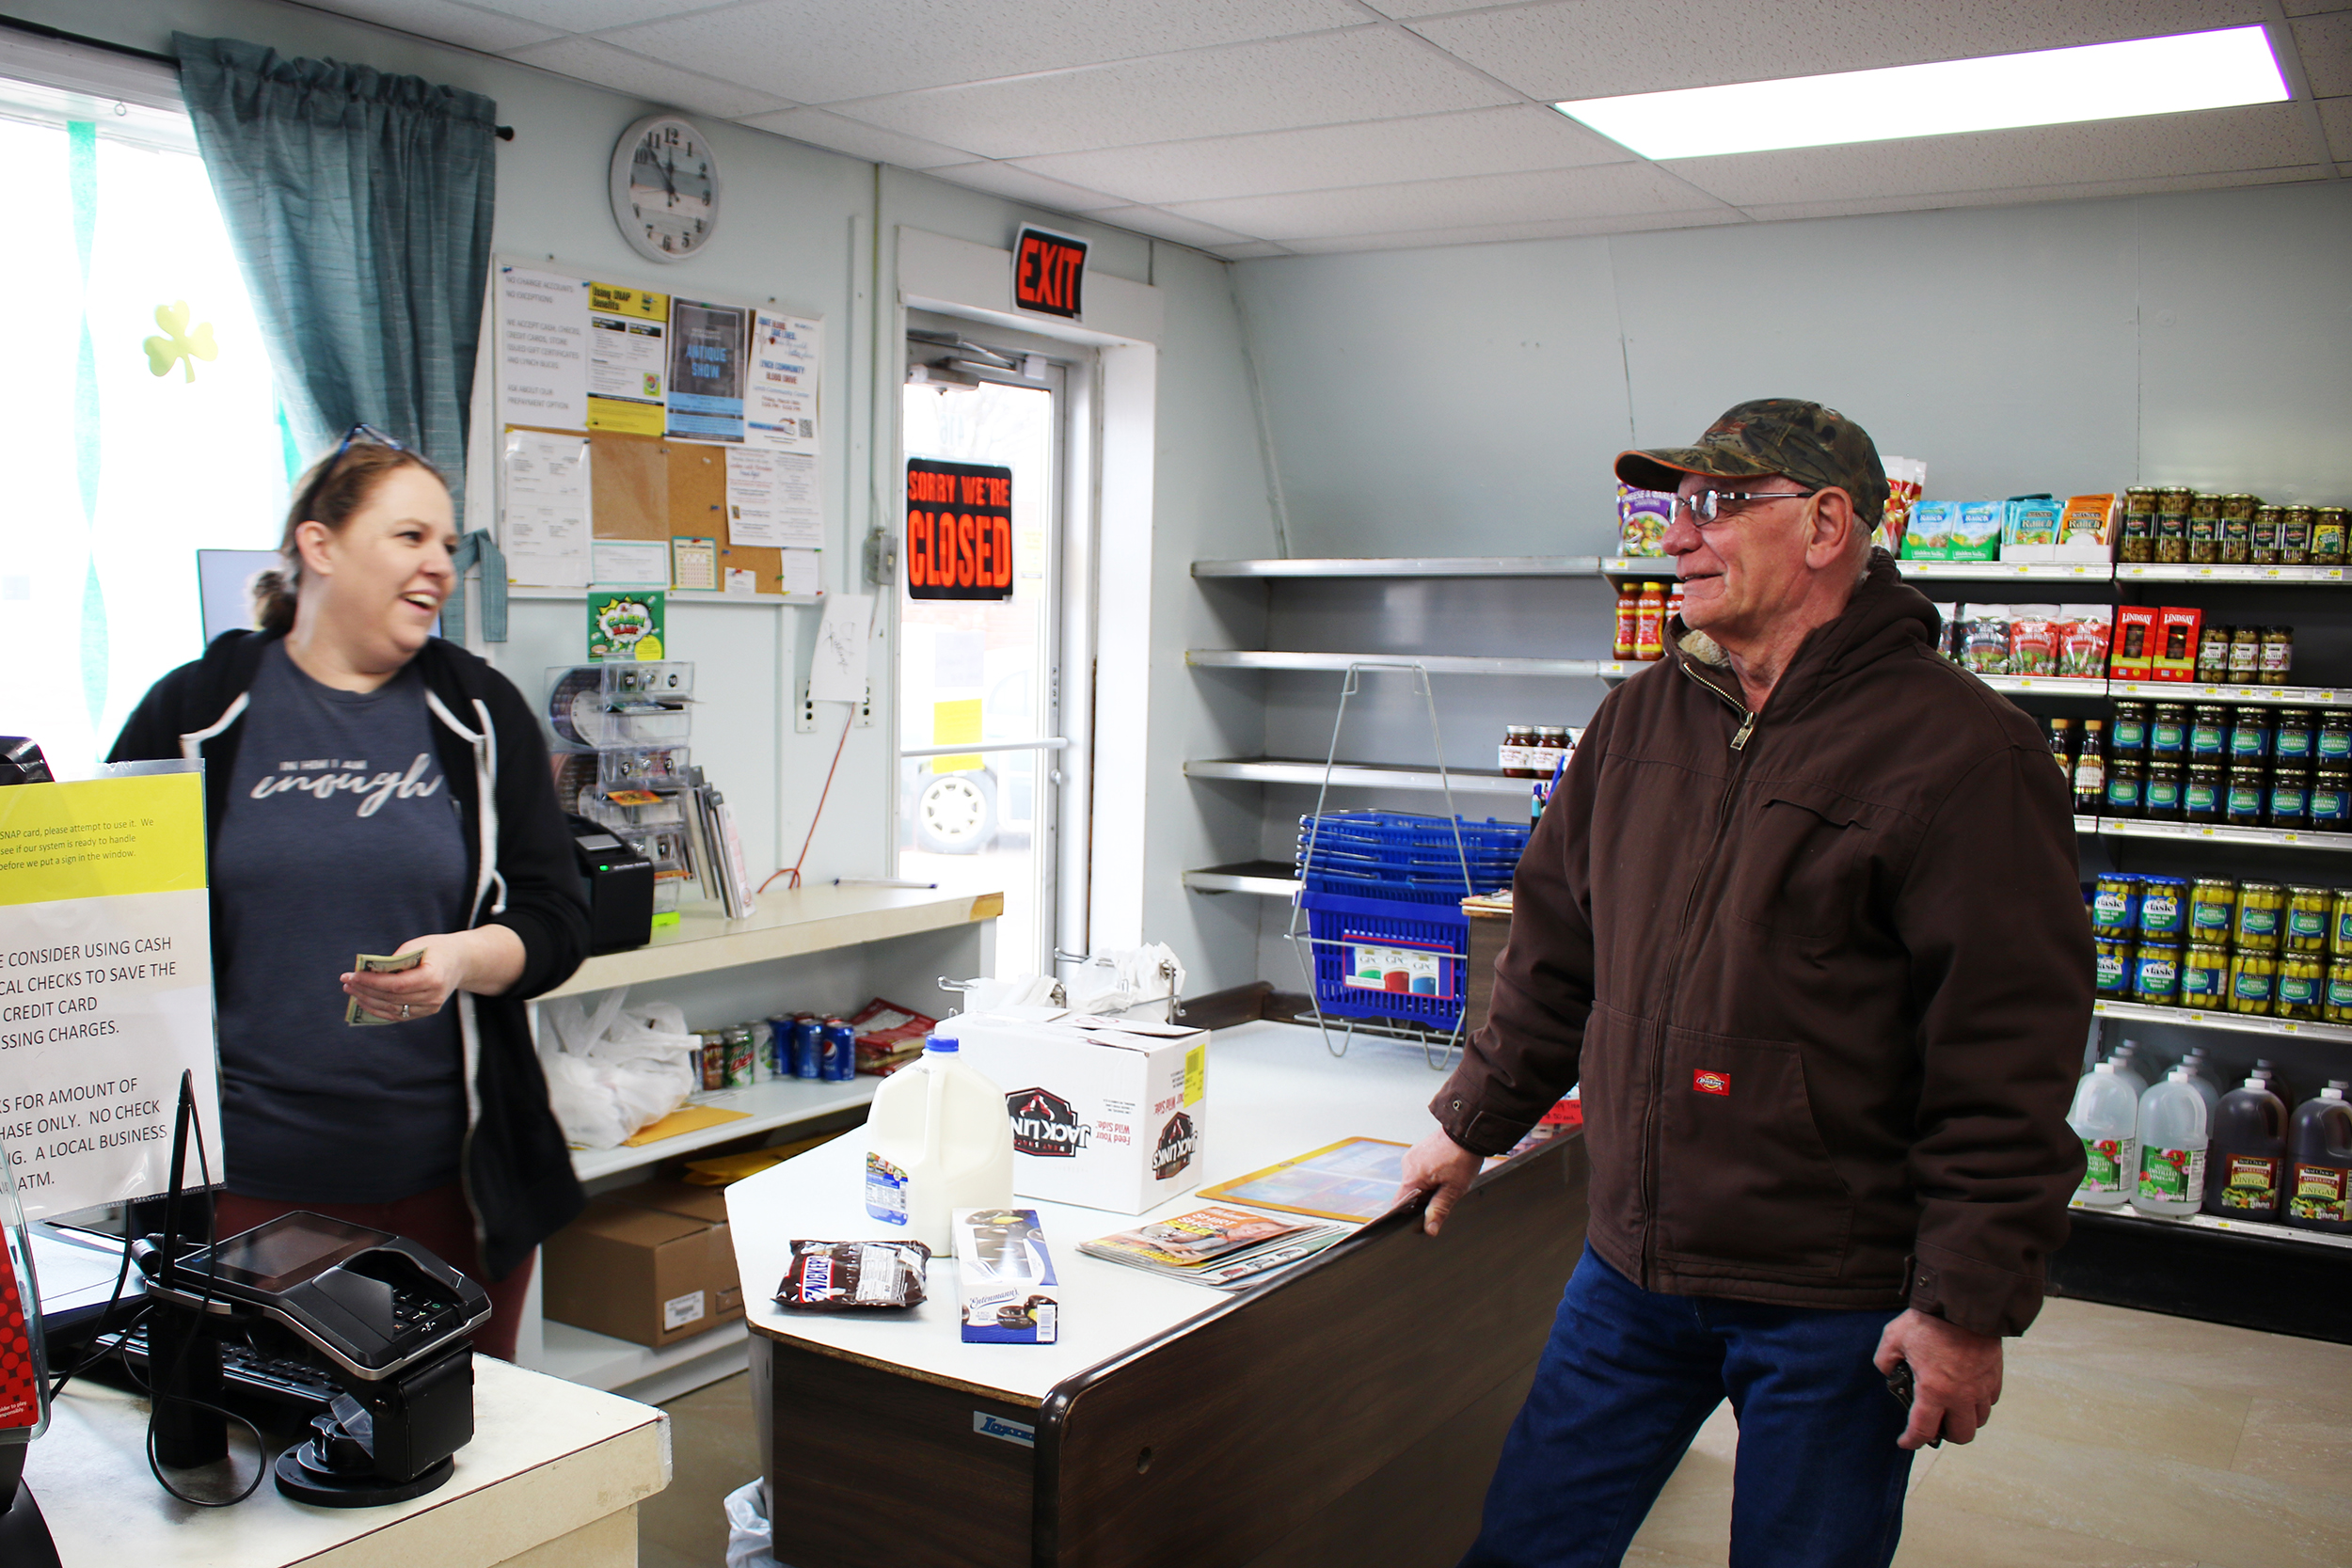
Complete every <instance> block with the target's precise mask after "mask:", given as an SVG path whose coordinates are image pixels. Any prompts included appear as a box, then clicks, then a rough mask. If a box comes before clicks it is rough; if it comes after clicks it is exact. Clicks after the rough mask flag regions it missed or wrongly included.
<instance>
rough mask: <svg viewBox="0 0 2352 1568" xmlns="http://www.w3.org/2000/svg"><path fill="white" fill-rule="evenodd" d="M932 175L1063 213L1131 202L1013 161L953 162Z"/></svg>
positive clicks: (994, 194) (1092, 209)
mask: <svg viewBox="0 0 2352 1568" xmlns="http://www.w3.org/2000/svg"><path fill="white" fill-rule="evenodd" d="M930 174H931V176H932V177H933V178H934V179H939V180H947V181H952V182H954V183H956V184H959V185H969V186H970V187H971V188H972V189H974V190H976V191H987V192H988V193H990V194H991V195H992V196H1001V197H1003V198H1005V199H1006V200H1008V201H1025V202H1027V203H1028V204H1029V205H1030V206H1032V207H1049V208H1052V209H1054V210H1056V211H1057V212H1063V213H1091V212H1093V211H1095V210H1096V209H1097V208H1101V207H1124V206H1127V205H1129V203H1128V201H1127V198H1124V197H1119V196H1105V195H1104V194H1103V193H1102V192H1101V191H1089V190H1086V189H1083V188H1081V187H1079V186H1077V185H1073V184H1069V183H1067V182H1063V181H1060V180H1048V179H1046V178H1045V176H1043V175H1041V174H1031V173H1030V172H1029V171H1028V170H1027V169H1025V168H1015V167H1013V166H1012V165H1010V164H991V163H977V164H950V165H948V166H946V167H945V168H935V169H932V170H930Z"/></svg>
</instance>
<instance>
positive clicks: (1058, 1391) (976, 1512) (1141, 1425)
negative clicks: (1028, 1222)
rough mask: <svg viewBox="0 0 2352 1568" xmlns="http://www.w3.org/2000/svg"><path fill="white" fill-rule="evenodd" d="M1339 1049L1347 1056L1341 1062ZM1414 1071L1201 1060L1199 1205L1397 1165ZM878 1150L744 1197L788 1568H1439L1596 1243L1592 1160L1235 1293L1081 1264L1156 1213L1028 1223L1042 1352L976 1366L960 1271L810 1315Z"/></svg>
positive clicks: (847, 1149) (1384, 1060) (1312, 1056)
mask: <svg viewBox="0 0 2352 1568" xmlns="http://www.w3.org/2000/svg"><path fill="white" fill-rule="evenodd" d="M1334 1038H1335V1039H1336V1035H1335V1036H1334ZM1440 1082H1441V1080H1440V1078H1439V1077H1438V1074H1436V1073H1433V1072H1432V1071H1431V1070H1430V1069H1429V1068H1428V1066H1427V1065H1426V1063H1425V1062H1424V1060H1423V1057H1422V1052H1421V1050H1420V1048H1419V1047H1417V1046H1412V1045H1406V1044H1402V1043H1398V1042H1395V1041H1391V1040H1385V1039H1381V1038H1377V1037H1368V1036H1363V1035H1359V1036H1358V1037H1356V1038H1355V1040H1354V1042H1353V1043H1352V1045H1351V1046H1350V1047H1349V1050H1348V1053H1347V1055H1346V1056H1345V1057H1344V1058H1340V1057H1334V1056H1332V1055H1331V1054H1330V1053H1329V1052H1328V1051H1327V1049H1326V1046H1325V1043H1324V1040H1323V1038H1322V1037H1320V1036H1319V1035H1318V1034H1317V1033H1316V1032H1315V1031H1314V1030H1312V1029H1306V1028H1299V1027H1296V1026H1293V1025H1288V1024H1279V1023H1265V1022H1259V1023H1250V1024H1245V1025H1243V1026H1242V1027H1240V1028H1238V1029H1235V1030H1232V1031H1228V1032H1225V1033H1222V1034H1220V1035H1218V1036H1217V1037H1216V1038H1215V1040H1214V1041H1213V1043H1212V1044H1211V1046H1210V1055H1209V1072H1208V1093H1209V1098H1210V1104H1211V1114H1210V1117H1209V1118H1208V1120H1207V1124H1206V1139H1205V1153H1204V1165H1203V1175H1202V1185H1204V1186H1205V1185H1209V1184H1212V1183H1215V1182H1217V1181H1222V1180H1231V1179H1232V1178H1235V1177H1239V1176H1243V1175H1247V1174H1248V1173H1249V1172H1251V1171H1255V1170H1259V1169H1262V1168H1263V1167H1265V1166H1267V1165H1271V1164H1276V1163H1277V1162H1279V1161H1280V1160H1284V1159H1287V1158H1289V1157H1291V1156H1293V1155H1296V1154H1302V1153H1305V1152H1306V1151H1308V1150H1310V1149H1312V1148H1319V1147H1321V1146H1323V1145H1325V1144H1329V1143H1333V1142H1336V1141H1338V1140H1340V1139H1342V1138H1345V1137H1349V1136H1364V1137H1375V1138H1387V1139H1392V1140H1396V1141H1399V1142H1405V1143H1410V1142H1413V1141H1415V1140H1416V1139H1418V1138H1419V1137H1420V1136H1421V1135H1422V1133H1423V1132H1426V1131H1427V1130H1428V1128H1429V1127H1430V1125H1431V1123H1430V1120H1429V1117H1428V1114H1427V1111H1426V1110H1425V1108H1424V1107H1425V1106H1426V1104H1427V1101H1428V1100H1429V1098H1430V1097H1431V1096H1432V1095H1433V1094H1435V1093H1436V1092H1437V1088H1438V1084H1439V1083H1440ZM863 1159H864V1146H863V1141H862V1140H861V1139H860V1138H859V1137H858V1136H857V1135H856V1134H854V1133H852V1134H850V1135H849V1136H846V1137H842V1138H839V1139H836V1140H835V1141H834V1142H832V1143H829V1144H826V1145H824V1146H822V1147H820V1148H815V1149H812V1150H810V1151H809V1152H807V1153H805V1154H803V1155H801V1156H800V1157H798V1158H797V1159H794V1160H790V1161H787V1162H786V1163H785V1164H781V1165H778V1166H776V1167H775V1168H774V1169H772V1170H770V1171H766V1172H763V1173H761V1174H760V1175H758V1176H755V1177H752V1178H750V1179H748V1180H743V1181H740V1182H738V1183H736V1184H735V1185H734V1186H732V1187H730V1188H728V1189H727V1208H728V1217H729V1220H730V1223H731V1225H732V1227H733V1230H734V1237H735V1246H736V1254H737V1259H738V1262H739V1266H740V1269H741V1273H742V1277H743V1281H744V1287H745V1289H744V1294H745V1297H746V1307H747V1309H748V1312H749V1316H750V1327H751V1332H752V1375H753V1380H754V1390H753V1392H754V1400H755V1411H756V1419H757V1420H758V1423H759V1427H760V1436H761V1458H762V1465H763V1469H764V1471H765V1473H766V1477H767V1483H768V1497H769V1506H770V1517H771V1519H773V1520H774V1521H775V1531H776V1540H775V1548H774V1550H775V1556H776V1559H777V1560H778V1561H780V1562H786V1563H789V1564H791V1565H792V1568H867V1565H870V1564H873V1563H880V1562H888V1563H892V1564H903V1565H906V1568H951V1565H952V1568H1023V1565H1028V1564H1036V1565H1039V1568H1243V1565H1249V1568H1320V1565H1325V1564H1329V1563H1334V1562H1347V1563H1350V1564H1360V1565H1365V1568H1382V1565H1387V1564H1396V1565H1398V1568H1404V1565H1407V1564H1410V1565H1413V1568H1422V1565H1425V1564H1427V1563H1430V1562H1437V1561H1451V1560H1453V1558H1454V1556H1456V1555H1458V1554H1459V1553H1460V1551H1461V1550H1462V1549H1463V1548H1464V1547H1466V1546H1467V1545H1468V1544H1469V1543H1470V1539H1471V1538H1472V1536H1473V1535H1474V1534H1475V1533H1476V1528H1477V1517H1478V1509H1479V1504H1480V1501H1481V1499H1482V1498H1483V1497H1484V1495H1485V1491H1486V1481H1487V1478H1488V1477H1489V1476H1490V1475H1491V1474H1492V1471H1493V1467H1494V1462H1495V1458H1496V1456H1497V1454H1498V1453H1499V1452H1500V1451H1501V1449H1502V1438H1503V1434H1504V1433H1505V1431H1506V1430H1507V1429H1508V1427H1509V1425H1510V1422H1511V1419H1512V1418H1513V1417H1514V1416H1515V1415H1517V1413H1518V1406H1519V1403H1520V1402H1521V1400H1522V1399H1523V1398H1524V1396H1525V1394H1526V1390H1527V1387H1528V1386H1529V1384H1530V1383H1531V1382H1532V1381H1533V1378H1534V1369H1535V1362H1536V1358H1537V1356H1538V1355H1539V1354H1541V1351H1542V1348H1543V1344H1544V1340H1545V1338H1546V1337H1547V1335H1548V1334H1549V1331H1550V1325H1551V1319H1552V1314H1553V1311H1554V1309H1555V1307H1557V1305H1558V1301H1559V1295H1560V1291H1561V1289H1562V1287H1563V1285H1564V1284H1565V1281H1566V1279H1567V1275H1568V1274H1569V1272H1570V1270H1571V1269H1572V1268H1573V1267H1574V1265H1575V1262H1576V1259H1577V1257H1578V1254H1579V1253H1580V1251H1581V1248H1582V1245H1583V1237H1584V1214H1585V1173H1586V1166H1585V1162H1584V1147H1583V1143H1582V1141H1581V1138H1579V1137H1577V1136H1575V1135H1573V1134H1568V1135H1563V1136H1562V1137H1559V1138H1556V1139H1554V1140H1552V1141H1550V1142H1549V1143H1546V1144H1542V1145H1539V1146H1537V1147H1536V1148H1533V1149H1531V1150H1529V1151H1527V1152H1525V1153H1522V1154H1520V1155H1519V1156H1518V1157H1517V1158H1515V1159H1513V1160H1512V1161H1510V1162H1508V1163H1507V1164H1501V1165H1497V1166H1493V1167H1490V1168H1489V1169H1488V1170H1487V1171H1486V1173H1485V1174H1484V1175H1483V1176H1482V1177H1481V1178H1480V1180H1479V1181H1478V1183H1477V1184H1476V1185H1475V1186H1474V1187H1473V1188H1472V1190H1471V1192H1470V1196H1468V1198H1466V1199H1465V1201H1464V1202H1463V1203H1462V1205H1461V1206H1460V1207H1459V1208H1458V1209H1457V1210H1456V1211H1455V1212H1454V1215H1453V1217H1452V1218H1451V1219H1450V1220H1449V1221H1448V1223H1447V1226H1446V1230H1445V1234H1444V1235H1443V1236H1442V1237H1439V1238H1437V1239H1435V1240H1433V1239H1431V1238H1429V1237H1428V1236H1425V1235H1423V1234H1422V1230H1421V1222H1420V1214H1419V1212H1418V1210H1417V1209H1415V1210H1409V1211H1406V1212H1398V1213H1394V1214H1391V1215H1389V1216H1387V1217H1385V1218H1383V1219H1381V1220H1378V1221H1375V1222H1374V1223H1373V1224H1371V1225H1369V1226H1366V1227H1364V1228H1363V1229H1361V1230H1360V1231H1359V1232H1358V1233H1357V1234H1356V1235H1354V1236H1353V1237H1351V1238H1349V1239H1348V1240H1346V1241H1344V1242H1342V1243H1339V1244H1338V1245H1336V1246H1334V1247H1332V1248H1331V1249H1329V1250H1328V1251H1327V1252H1324V1253H1322V1254H1320V1255H1319V1256H1317V1257H1316V1258H1314V1259H1310V1260H1309V1261H1308V1262H1306V1263H1304V1264H1302V1265H1299V1266H1298V1267H1296V1268H1295V1269H1292V1270H1290V1271H1288V1272H1285V1273H1283V1274H1280V1275H1277V1276H1276V1277H1275V1278H1273V1279H1272V1280H1270V1281H1268V1282H1267V1283H1265V1284H1263V1285H1260V1286H1257V1287H1255V1288H1253V1289H1249V1290H1246V1291H1239V1292H1235V1293H1231V1294H1229V1293H1226V1292H1222V1291H1213V1290H1210V1289H1207V1288H1205V1287H1202V1286H1198V1285H1191V1284H1185V1283H1182V1282H1178V1281H1171V1280H1164V1279H1160V1278H1157V1277H1154V1276H1152V1275H1148V1274H1145V1273H1143V1272H1141V1271H1138V1270H1135V1269H1129V1268H1124V1267H1121V1266H1120V1265H1118V1264H1114V1263H1107V1262H1104V1261H1101V1260H1099V1259H1092V1258H1089V1257H1085V1256H1083V1255H1081V1254H1080V1253H1079V1252H1078V1250H1077V1245H1078V1243H1080V1242H1082V1241H1086V1240H1089V1239H1090V1238H1092V1237H1096V1236H1102V1235H1107V1234H1109V1233H1110V1232H1112V1231H1115V1230H1122V1229H1126V1228H1128V1227H1132V1226H1136V1225H1140V1224H1146V1223H1149V1222H1151V1221H1152V1220H1155V1219H1165V1218H1168V1217H1170V1216H1173V1215H1176V1214H1181V1213H1184V1212H1187V1211H1188V1210H1191V1209H1196V1208H1200V1207H1202V1206H1203V1205H1204V1203H1205V1202H1207V1201H1212V1200H1204V1199H1202V1198H1200V1196H1197V1190H1196V1192H1195V1193H1194V1194H1190V1195H1187V1196H1183V1197H1180V1198H1176V1199H1173V1200H1171V1201H1169V1202H1168V1203H1166V1204H1163V1205H1161V1206H1160V1207H1159V1208H1156V1209H1153V1210H1151V1211H1148V1212H1145V1213H1144V1214H1142V1215H1139V1216H1133V1217H1130V1216H1127V1215H1122V1214H1118V1213H1113V1212H1108V1211H1104V1210H1095V1209H1082V1208H1077V1207H1074V1206H1072V1205H1069V1204H1058V1203H1045V1202H1037V1201H1035V1200H1032V1199H1027V1198H1021V1199H1019V1200H1018V1201H1020V1202H1021V1203H1023V1204H1024V1205H1025V1206H1029V1207H1034V1208H1036V1209H1037V1210H1038V1211H1039V1213H1040V1217H1041V1221H1042V1224H1043V1227H1044V1231H1045V1237H1046V1242H1047V1244H1048V1246H1049V1247H1051V1248H1052V1250H1053V1256H1054V1261H1055V1268H1056V1270H1057V1273H1058V1275H1060V1278H1061V1281H1062V1288H1061V1290H1060V1291H1059V1293H1058V1299H1059V1301H1060V1313H1059V1317H1060V1328H1061V1337H1060V1339H1059V1341H1058V1342H1057V1343H1056V1344H1052V1345H1042V1346H1038V1345H981V1344H971V1345H967V1344H964V1343H962V1342H961V1338H960V1336H959V1332H958V1322H957V1305H956V1303H957V1292H956V1290H955V1288H954V1283H953V1278H952V1270H953V1269H954V1267H955V1264H954V1263H953V1262H952V1261H951V1260H949V1259H934V1260H933V1262H932V1264H931V1267H930V1294H929V1299H928V1300H927V1301H925V1302H924V1303H923V1305H921V1306H920V1307H915V1308H914V1309H913V1310H912V1311H910V1312H906V1313H887V1314H884V1313H874V1314H856V1313H830V1314H829V1313H796V1312H787V1311H785V1310H784V1309H782V1308H781V1307H777V1306H775V1305H774V1303H773V1302H772V1300H771V1299H770V1298H771V1296H772V1294H773V1292H774V1291H775V1288H776V1285H777V1283H778V1282H779V1281H780V1280H781V1279H782V1278H783V1276H784V1274H785V1270H786V1268H787V1263H788V1261H789V1252H790V1243H791V1242H792V1240H793V1239H794V1238H796V1237H814V1238H825V1239H829V1240H852V1239H860V1238H866V1237H870V1236H871V1235H873V1233H874V1231H875V1228H876V1227H875V1226H874V1224H873V1222H872V1221H871V1220H870V1219H868V1218H867V1217H866V1212H865V1210H864V1206H863V1201H862V1194H863V1174H862V1163H863Z"/></svg>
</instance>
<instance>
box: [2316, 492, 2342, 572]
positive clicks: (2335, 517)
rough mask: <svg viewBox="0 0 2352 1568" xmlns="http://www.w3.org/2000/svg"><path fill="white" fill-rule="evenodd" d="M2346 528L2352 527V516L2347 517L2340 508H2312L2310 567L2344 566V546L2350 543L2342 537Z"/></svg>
mask: <svg viewBox="0 0 2352 1568" xmlns="http://www.w3.org/2000/svg"><path fill="white" fill-rule="evenodd" d="M2347 526H2352V515H2347V513H2346V511H2345V509H2344V508H2343V507H2341V506H2315V507H2312V565H2314V566H2341V565H2343V564H2344V550H2345V546H2346V545H2347V543H2352V541H2347V540H2346V538H2345V537H2344V534H2345V530H2346V528H2347Z"/></svg>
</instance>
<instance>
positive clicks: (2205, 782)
mask: <svg viewBox="0 0 2352 1568" xmlns="http://www.w3.org/2000/svg"><path fill="white" fill-rule="evenodd" d="M2227 790H2228V785H2227V784H2225V783H2224V782H2223V775H2222V772H2221V765H2220V764H2219V763H2216V762H2192V763H2190V764H2189V765H2188V772H2187V774H2186V776H2185V777H2184V778H2183V779H2182V781H2181V820H2182V821H2184V822H2218V821H2220V820H2221V808H2222V805H2223V803H2224V801H2225V799H2226V795H2227Z"/></svg>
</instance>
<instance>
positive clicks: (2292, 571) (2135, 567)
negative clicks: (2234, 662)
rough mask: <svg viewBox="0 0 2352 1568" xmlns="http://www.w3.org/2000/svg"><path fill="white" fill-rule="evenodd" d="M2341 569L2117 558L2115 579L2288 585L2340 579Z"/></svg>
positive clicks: (2341, 578)
mask: <svg viewBox="0 0 2352 1568" xmlns="http://www.w3.org/2000/svg"><path fill="white" fill-rule="evenodd" d="M2344 571H2345V568H2344V567H2342V566H2211V565H2198V566H2186V565H2183V564H2181V563H2180V562H2165V563H2163V564H2161V565H2152V564H2150V563H2148V562H2117V563H2116V567H2115V578H2116V580H2117V581H2118V582H2252V583H2277V584H2280V585H2281V586H2292V585H2295V584H2297V583H2313V582H2342V581H2344Z"/></svg>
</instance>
